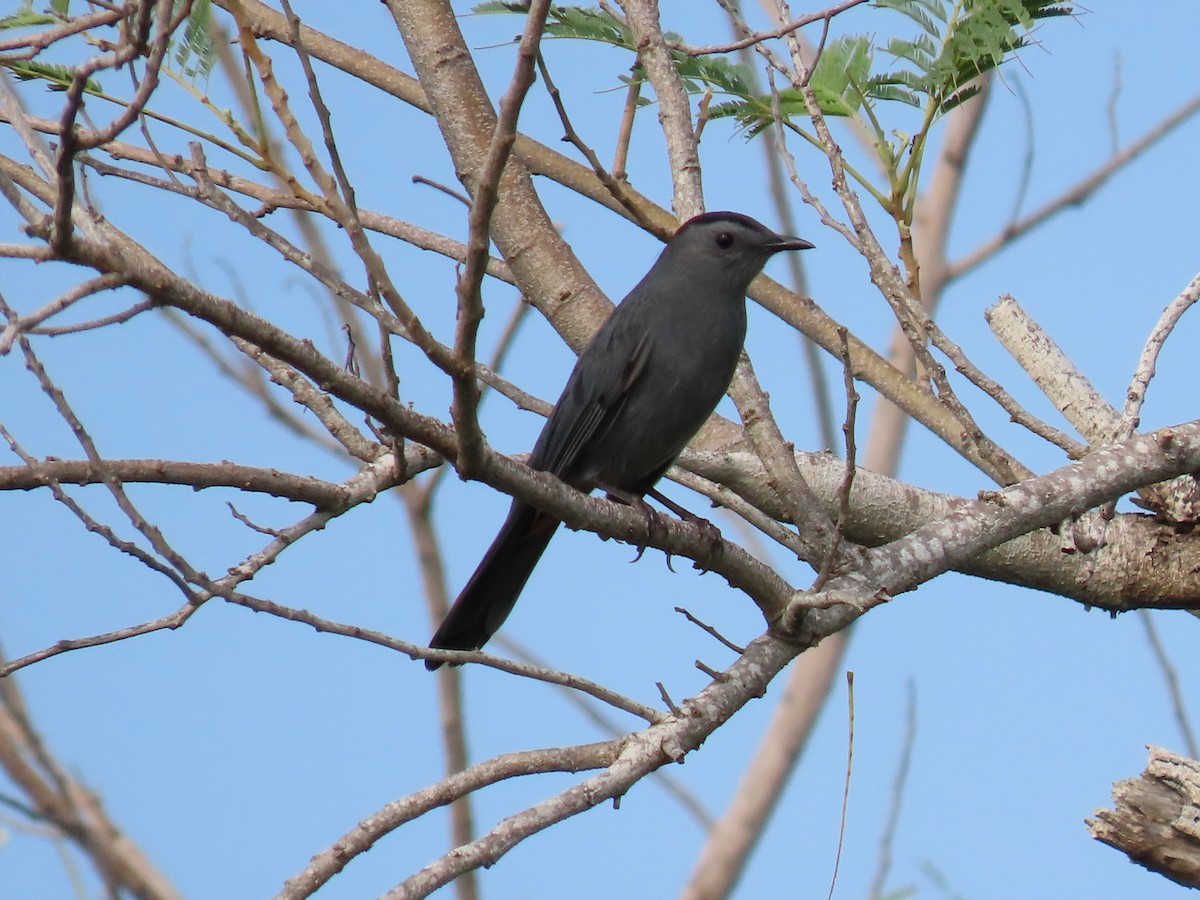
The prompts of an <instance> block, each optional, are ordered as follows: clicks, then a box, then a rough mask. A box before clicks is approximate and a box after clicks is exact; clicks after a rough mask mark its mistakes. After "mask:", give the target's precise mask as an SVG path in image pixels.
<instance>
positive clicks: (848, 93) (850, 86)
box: [475, 0, 1072, 222]
mask: <svg viewBox="0 0 1200 900" xmlns="http://www.w3.org/2000/svg"><path fill="white" fill-rule="evenodd" d="M873 5H874V6H875V7H877V8H878V9H879V10H880V11H881V12H882V11H884V10H887V11H890V12H893V13H898V14H899V15H901V16H903V17H905V18H906V19H907V20H908V21H909V22H911V23H912V24H913V25H915V26H916V29H917V30H916V32H915V33H913V34H912V35H910V36H907V37H901V36H893V37H890V38H888V39H887V40H886V41H884V42H883V43H882V44H878V43H876V39H875V38H874V37H873V36H871V35H864V34H852V35H842V36H839V37H836V38H834V39H832V40H830V41H828V42H827V43H826V44H825V46H824V47H823V48H822V50H821V53H820V56H819V58H818V60H817V64H816V66H815V67H814V69H813V71H812V72H811V74H810V77H809V80H808V84H807V87H808V88H809V89H810V90H811V92H812V95H813V97H815V99H816V102H817V105H818V107H819V108H820V110H821V113H822V114H823V115H825V116H837V117H842V118H851V119H855V120H857V121H858V122H859V123H860V125H862V126H863V127H865V128H866V129H867V130H868V131H869V132H870V133H871V135H872V137H873V139H874V141H873V143H874V146H875V147H876V149H877V152H878V154H879V158H880V162H881V163H882V165H883V168H884V171H885V172H886V173H887V179H888V185H887V187H886V188H884V189H877V188H876V187H874V186H872V185H871V184H869V183H868V182H867V181H866V179H865V178H863V177H862V176H861V175H859V174H858V173H857V171H855V170H853V169H849V168H848V171H849V172H850V174H851V176H852V177H854V178H855V179H856V180H857V181H859V183H860V184H862V185H863V186H864V187H866V188H867V189H868V190H869V191H870V193H871V194H872V195H873V196H874V197H875V198H876V199H877V200H879V202H880V203H881V204H882V205H883V206H884V207H885V208H886V209H887V210H888V211H889V212H891V213H892V214H894V215H895V216H896V217H897V221H898V222H905V221H907V220H908V219H909V218H910V217H911V212H912V202H913V198H914V196H915V190H916V183H917V180H918V176H919V173H920V165H921V158H922V154H923V152H924V146H925V140H926V138H927V136H928V133H929V130H930V128H931V127H932V126H933V124H934V123H935V122H936V121H937V120H938V119H939V118H941V117H942V116H944V115H945V114H946V113H948V112H949V111H950V110H952V109H954V108H955V107H956V106H958V105H959V104H960V103H962V102H963V101H965V100H967V99H968V98H970V97H972V96H974V95H975V94H976V93H978V91H979V87H978V81H977V79H978V76H980V75H982V74H984V73H986V72H989V71H991V70H992V69H995V68H997V67H998V66H1000V65H1002V64H1003V63H1004V62H1005V61H1006V60H1008V59H1010V58H1011V57H1012V56H1013V54H1014V53H1015V52H1016V51H1018V50H1020V49H1021V48H1022V47H1024V46H1026V45H1027V44H1028V43H1029V41H1030V38H1029V35H1030V32H1031V31H1032V29H1033V28H1034V27H1035V26H1036V24H1037V22H1038V21H1039V20H1041V19H1048V18H1055V17H1058V16H1068V15H1071V14H1072V9H1071V7H1070V5H1069V4H1068V3H1066V2H1059V0H874V4H873ZM475 12H476V13H522V14H524V13H527V12H528V7H527V6H526V5H525V4H522V3H517V2H502V0H489V2H485V3H481V4H479V5H478V6H476V7H475ZM546 34H547V35H550V36H551V37H556V38H573V39H576V40H589V41H599V42H601V43H605V44H610V45H612V46H615V47H620V48H622V49H624V50H627V51H629V52H630V53H633V54H635V59H636V47H635V45H634V41H633V36H632V34H631V33H630V31H629V29H628V27H626V25H625V24H624V23H623V22H622V21H621V19H619V18H618V17H617V16H615V15H613V14H611V13H609V12H607V11H605V10H604V9H593V8H584V7H578V6H551V7H550V11H549V14H548V15H547V18H546ZM667 40H668V44H669V45H672V46H675V47H682V46H683V45H684V41H683V40H682V39H681V38H680V37H679V36H678V35H674V34H670V35H667ZM671 56H672V59H673V60H674V64H675V68H676V69H677V71H678V72H679V75H680V77H681V78H682V79H683V82H684V84H685V85H686V87H687V89H688V90H689V91H691V92H693V93H704V94H715V95H719V96H722V97H723V98H725V99H723V100H722V101H721V102H719V103H712V104H709V106H708V108H707V114H708V116H709V117H710V118H714V119H715V118H722V117H732V118H734V119H736V121H737V122H738V124H739V125H740V126H741V128H742V129H743V130H744V131H745V133H746V134H747V136H749V137H754V136H755V135H758V134H761V133H762V132H763V131H764V130H765V129H766V128H768V127H769V126H770V125H772V124H774V123H775V122H776V120H777V119H778V120H780V121H782V123H783V124H784V125H785V126H787V127H788V128H790V129H792V130H793V131H795V132H797V133H799V134H800V135H802V136H803V137H804V138H805V139H807V140H809V141H811V142H813V143H817V141H816V138H815V137H814V136H813V135H812V134H810V133H809V132H807V131H806V130H805V125H804V124H803V123H806V122H807V120H808V108H807V105H806V104H805V102H804V95H803V93H802V92H801V90H798V89H796V88H794V87H791V86H787V87H785V88H784V89H783V90H779V91H777V92H775V93H774V94H773V95H772V94H762V93H760V92H759V91H758V89H757V88H756V85H755V77H754V72H753V71H752V70H751V69H750V68H749V67H747V66H743V65H740V64H736V63H733V62H731V61H730V60H729V59H728V58H727V54H716V53H712V54H701V55H690V54H688V53H686V52H685V51H683V50H680V49H673V50H672V51H671ZM642 78H643V75H642V73H641V71H640V68H639V67H638V65H637V64H636V62H635V64H634V66H633V70H632V73H631V75H630V76H628V77H625V78H622V81H625V82H626V83H637V82H640V81H641V80H642ZM883 104H893V105H894V104H899V105H901V106H903V107H907V108H910V109H912V110H915V111H916V113H917V115H918V118H919V121H918V122H917V123H916V124H915V127H914V126H913V125H909V126H908V128H909V130H910V131H911V133H906V132H905V131H901V130H899V129H897V128H896V127H895V126H889V127H885V125H884V124H883V122H884V120H885V118H886V117H884V116H883V115H882V114H881V113H882V110H881V108H880V107H881V105H883Z"/></svg>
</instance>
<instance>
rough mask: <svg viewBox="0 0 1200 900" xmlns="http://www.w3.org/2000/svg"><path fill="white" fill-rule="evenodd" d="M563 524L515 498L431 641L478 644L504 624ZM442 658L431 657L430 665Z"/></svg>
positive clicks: (448, 646) (465, 646)
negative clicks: (505, 517) (493, 537)
mask: <svg viewBox="0 0 1200 900" xmlns="http://www.w3.org/2000/svg"><path fill="white" fill-rule="evenodd" d="M559 524H561V523H560V522H559V521H558V519H556V518H554V517H553V516H549V515H546V513H543V512H540V511H538V510H537V509H535V508H534V507H532V506H527V505H526V504H524V503H520V502H517V503H514V504H513V505H512V509H511V510H509V513H508V518H507V519H505V520H504V525H503V527H502V528H501V529H500V533H499V534H498V535H496V539H495V540H494V541H492V546H491V547H489V548H488V552H487V553H486V554H485V555H484V557H483V560H482V561H481V562H480V563H479V566H478V568H476V569H475V574H474V575H472V576H471V580H470V581H468V582H467V585H466V587H464V588H463V589H462V593H461V594H459V595H458V599H457V600H455V601H454V605H453V606H451V607H450V611H449V612H448V613H446V618H445V620H444V621H443V622H442V624H441V626H440V627H439V628H438V630H437V631H436V632H435V633H434V635H433V639H432V640H430V642H429V646H430V647H431V648H433V649H435V650H478V649H479V648H480V647H482V646H483V645H484V644H485V643H487V641H488V638H490V637H491V636H492V635H493V634H495V633H496V630H497V629H498V628H499V627H500V626H501V625H503V624H504V620H505V619H507V618H508V614H509V613H510V612H512V608H513V606H514V605H516V602H517V597H519V596H520V594H521V589H522V588H523V587H525V582H526V581H528V580H529V575H530V573H532V572H533V567H534V566H536V565H537V561H538V560H539V559H541V556H542V553H544V552H545V550H546V545H547V544H549V543H550V538H552V537H553V536H554V531H555V529H557V528H558V526H559ZM440 665H441V663H440V662H437V661H435V660H432V659H429V660H426V661H425V668H427V669H429V670H431V671H432V670H433V669H436V668H438V666H440Z"/></svg>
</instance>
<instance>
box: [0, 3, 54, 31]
mask: <svg viewBox="0 0 1200 900" xmlns="http://www.w3.org/2000/svg"><path fill="white" fill-rule="evenodd" d="M58 24H61V23H60V22H59V20H58V19H57V18H55V17H54V16H48V15H46V14H45V13H39V12H34V11H33V10H32V9H31V8H29V7H28V6H26V7H24V8H22V9H19V10H17V11H16V12H15V13H13V14H12V15H11V16H5V17H4V18H2V19H0V30H3V29H6V28H32V27H35V26H38V25H58Z"/></svg>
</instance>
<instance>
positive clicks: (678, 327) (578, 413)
mask: <svg viewBox="0 0 1200 900" xmlns="http://www.w3.org/2000/svg"><path fill="white" fill-rule="evenodd" d="M812 246H813V245H812V244H810V243H809V242H808V241H806V240H802V239H801V238H797V237H786V236H783V235H779V234H776V233H775V232H773V231H771V230H770V229H769V228H767V227H766V226H765V225H763V224H761V223H760V222H756V221H755V220H754V219H751V218H750V217H749V216H743V215H741V214H739V213H733V212H712V213H705V214H704V215H700V216H696V217H695V218H694V219H690V220H689V221H687V222H685V223H684V224H683V226H682V227H680V229H679V230H678V231H677V232H675V236H674V237H672V238H671V240H670V242H669V243H668V244H667V246H666V247H665V248H664V249H663V252H662V254H661V255H660V256H659V257H658V260H657V261H656V262H655V263H654V265H653V266H652V267H651V269H650V271H649V272H647V273H646V277H645V278H643V279H642V280H641V281H640V282H639V283H638V285H637V286H636V287H635V288H634V289H633V290H632V291H630V292H629V295H628V296H627V297H626V298H625V299H624V300H622V301H621V303H620V305H619V306H617V308H616V310H615V311H614V312H613V314H612V316H611V317H609V319H608V321H607V322H605V323H604V325H603V326H601V328H600V330H599V331H597V332H596V336H595V337H594V338H592V341H591V343H589V344H588V345H587V347H586V348H585V349H584V351H583V353H581V354H580V356H579V360H578V361H577V362H576V363H575V369H574V371H572V372H571V377H570V378H568V379H567V385H566V387H565V388H563V392H562V396H561V397H559V398H558V403H557V404H555V407H554V410H553V411H552V412H551V413H550V417H549V418H548V419H547V420H546V425H545V427H544V428H543V429H542V433H541V435H540V436H539V437H538V439H537V443H536V444H535V445H534V448H533V452H532V453H531V454H530V455H529V466H530V468H532V469H537V470H539V471H542V472H550V473H552V474H554V475H556V476H558V477H559V478H560V479H562V480H563V481H564V482H566V483H567V484H569V485H570V486H571V487H573V488H576V489H578V490H581V491H585V492H587V493H590V492H591V491H593V490H596V489H600V490H605V491H608V492H609V493H610V495H611V496H613V497H614V498H616V499H621V500H624V501H626V502H631V501H632V502H637V501H638V500H640V498H641V497H642V496H643V495H645V494H646V492H647V491H649V490H650V489H651V488H653V487H654V485H655V483H656V482H657V481H658V479H660V478H661V477H662V476H663V474H664V473H665V472H666V471H667V469H668V468H670V466H671V463H673V462H674V461H675V458H676V457H677V456H679V454H680V452H682V450H683V448H684V446H686V444H687V442H688V441H690V440H691V439H692V437H693V436H694V435H695V434H696V432H697V431H699V430H700V427H701V426H702V425H703V424H704V422H705V421H706V420H707V419H708V417H709V416H710V415H711V414H712V411H713V410H714V409H715V408H716V406H717V403H718V402H719V401H720V399H721V397H722V395H723V394H724V393H725V391H727V390H728V389H729V383H730V381H732V379H733V370H734V367H735V366H736V365H737V360H738V354H739V353H740V352H741V349H742V343H743V341H744V340H745V338H746V291H747V289H748V288H749V287H750V282H751V281H753V280H754V277H755V276H756V275H758V273H759V272H761V271H762V267H763V266H764V265H765V264H766V262H767V260H768V259H770V257H771V256H772V255H773V254H775V253H778V252H779V251H781V250H805V249H808V248H810V247H812ZM559 524H560V522H559V520H558V519H556V518H554V516H552V515H549V514H547V513H544V512H542V511H540V510H539V509H537V508H536V507H533V506H530V505H529V504H527V503H523V502H521V501H520V500H515V501H514V502H513V505H512V508H511V509H510V510H509V512H508V518H507V519H505V521H504V525H503V527H502V528H501V529H500V533H499V534H498V535H497V536H496V539H495V540H494V541H493V542H492V546H491V547H489V548H488V551H487V553H486V554H485V555H484V557H483V561H482V562H480V563H479V566H478V568H476V569H475V574H474V575H472V576H471V579H470V581H468V582H467V585H466V587H464V588H463V590H462V593H461V594H459V595H458V599H457V600H455V601H454V605H453V606H451V607H450V611H449V613H447V614H446V619H445V621H444V622H442V624H441V627H440V628H438V630H437V632H436V633H435V634H434V636H433V639H432V640H431V641H430V642H429V646H430V647H431V648H434V649H440V650H478V649H479V648H480V647H482V646H483V645H484V644H485V643H486V642H487V640H488V639H489V638H490V637H491V636H492V635H493V634H495V633H496V630H497V629H498V628H499V627H500V626H501V625H502V624H503V623H504V620H505V619H506V618H508V614H509V613H510V612H512V608H513V606H514V605H515V604H516V602H517V597H518V596H519V595H520V593H521V589H522V588H523V587H524V586H525V582H526V581H527V580H528V579H529V575H530V573H532V572H533V567H534V566H536V565H537V561H538V559H540V558H541V555H542V553H543V552H544V551H545V549H546V545H547V544H549V543H550V538H551V537H552V536H553V535H554V531H555V529H556V528H558V526H559ZM440 665H441V663H440V662H437V661H434V660H426V662H425V666H426V668H428V669H436V668H438V666H440Z"/></svg>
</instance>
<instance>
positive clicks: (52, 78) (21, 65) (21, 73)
mask: <svg viewBox="0 0 1200 900" xmlns="http://www.w3.org/2000/svg"><path fill="white" fill-rule="evenodd" d="M0 68H5V69H8V70H9V71H10V72H12V73H13V75H15V76H16V77H17V78H18V79H19V80H21V81H45V82H46V86H47V87H48V88H50V90H52V91H65V90H66V89H67V88H68V87H70V86H71V80H72V78H73V77H74V73H73V72H72V70H71V67H70V66H63V65H59V64H58V63H44V62H37V61H36V60H31V59H13V60H5V61H4V62H3V63H2V64H0ZM83 89H84V91H86V92H87V93H89V94H99V93H100V83H99V82H97V81H95V80H94V79H91V78H89V79H88V80H87V83H86V84H85V85H84V88H83Z"/></svg>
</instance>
